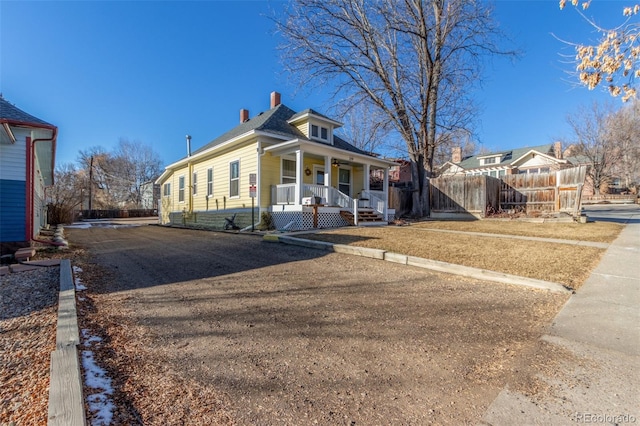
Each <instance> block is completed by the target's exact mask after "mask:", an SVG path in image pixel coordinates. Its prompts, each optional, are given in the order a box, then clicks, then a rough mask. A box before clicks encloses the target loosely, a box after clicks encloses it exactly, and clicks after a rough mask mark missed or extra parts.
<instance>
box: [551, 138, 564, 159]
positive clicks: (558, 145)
mask: <svg viewBox="0 0 640 426" xmlns="http://www.w3.org/2000/svg"><path fill="white" fill-rule="evenodd" d="M553 155H554V156H555V157H556V158H557V159H559V160H562V142H560V141H558V142H555V143H554V144H553Z"/></svg>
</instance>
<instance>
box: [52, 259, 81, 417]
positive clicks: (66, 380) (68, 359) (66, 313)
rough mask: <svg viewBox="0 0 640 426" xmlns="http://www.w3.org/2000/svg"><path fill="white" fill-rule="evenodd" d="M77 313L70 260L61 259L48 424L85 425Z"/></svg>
mask: <svg viewBox="0 0 640 426" xmlns="http://www.w3.org/2000/svg"><path fill="white" fill-rule="evenodd" d="M79 344H80V335H79V331H78V315H77V312H76V294H75V285H74V282H73V272H72V270H71V261H70V260H68V259H63V260H61V261H60V295H59V299H58V324H57V328H56V350H55V351H54V352H52V353H51V368H50V373H49V377H50V385H49V414H48V421H47V425H50V426H53V425H71V426H75V425H79V426H85V425H86V416H85V412H84V397H83V395H82V375H81V372H80V361H79V359H78V345H79Z"/></svg>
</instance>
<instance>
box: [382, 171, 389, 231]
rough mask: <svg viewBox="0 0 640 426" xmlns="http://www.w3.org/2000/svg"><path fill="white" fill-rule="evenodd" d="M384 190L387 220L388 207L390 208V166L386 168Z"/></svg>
mask: <svg viewBox="0 0 640 426" xmlns="http://www.w3.org/2000/svg"><path fill="white" fill-rule="evenodd" d="M382 191H383V192H384V220H385V221H386V220H387V217H388V214H387V209H388V208H389V166H387V167H385V168H384V179H383V180H382Z"/></svg>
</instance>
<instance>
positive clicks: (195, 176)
mask: <svg viewBox="0 0 640 426" xmlns="http://www.w3.org/2000/svg"><path fill="white" fill-rule="evenodd" d="M191 187H192V188H193V195H198V173H196V172H193V180H192V181H191Z"/></svg>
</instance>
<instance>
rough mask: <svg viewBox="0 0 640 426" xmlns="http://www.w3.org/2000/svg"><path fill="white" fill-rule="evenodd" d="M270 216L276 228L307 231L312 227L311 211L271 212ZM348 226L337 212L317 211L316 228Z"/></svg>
mask: <svg viewBox="0 0 640 426" xmlns="http://www.w3.org/2000/svg"><path fill="white" fill-rule="evenodd" d="M271 218H272V219H273V224H274V225H275V227H276V229H280V230H285V229H286V230H287V231H307V230H311V229H314V227H313V213H312V212H271ZM342 226H349V222H347V221H346V220H345V219H344V218H343V217H342V216H340V213H339V212H329V213H327V212H319V213H318V229H320V228H340V227H342Z"/></svg>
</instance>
